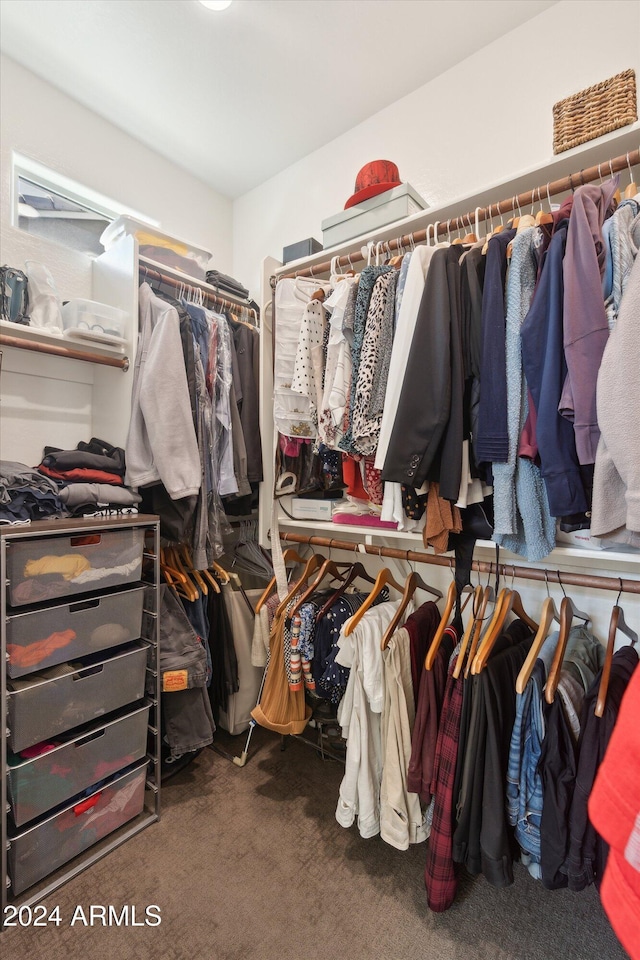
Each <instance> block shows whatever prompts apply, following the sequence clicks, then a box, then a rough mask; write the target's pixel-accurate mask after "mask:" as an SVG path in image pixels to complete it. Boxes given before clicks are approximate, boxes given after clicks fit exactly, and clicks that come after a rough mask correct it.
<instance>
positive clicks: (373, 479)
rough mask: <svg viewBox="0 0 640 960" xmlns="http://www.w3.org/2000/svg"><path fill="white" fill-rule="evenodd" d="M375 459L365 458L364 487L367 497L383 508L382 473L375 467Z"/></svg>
mask: <svg viewBox="0 0 640 960" xmlns="http://www.w3.org/2000/svg"><path fill="white" fill-rule="evenodd" d="M374 461H375V457H373V456H372V457H365V458H364V487H365V490H366V491H367V497H368V499H369V500H370V501H371V503H375V504H376V506H378V507H381V506H382V501H383V499H384V485H383V483H382V471H381V470H377V469H376V468H375V467H374V465H373V464H374Z"/></svg>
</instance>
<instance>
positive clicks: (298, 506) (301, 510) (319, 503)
mask: <svg viewBox="0 0 640 960" xmlns="http://www.w3.org/2000/svg"><path fill="white" fill-rule="evenodd" d="M291 515H292V516H293V517H295V519H296V520H326V521H328V522H329V523H331V517H332V515H333V501H332V500H314V499H308V500H307V499H306V498H305V497H292V498H291Z"/></svg>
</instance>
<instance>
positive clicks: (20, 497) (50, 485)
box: [0, 460, 69, 523]
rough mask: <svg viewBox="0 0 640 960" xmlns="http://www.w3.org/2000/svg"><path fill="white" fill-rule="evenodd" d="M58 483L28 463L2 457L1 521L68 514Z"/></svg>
mask: <svg viewBox="0 0 640 960" xmlns="http://www.w3.org/2000/svg"><path fill="white" fill-rule="evenodd" d="M68 515H69V511H68V509H67V508H66V506H65V504H64V502H63V501H62V499H61V497H60V491H59V489H58V485H57V484H56V483H55V481H54V480H52V479H50V478H49V477H46V476H43V475H42V474H41V473H40V472H39V471H38V470H34V469H33V468H32V467H29V466H27V464H26V463H15V462H13V461H10V460H0V523H28V522H29V521H30V520H46V519H47V517H66V516H68Z"/></svg>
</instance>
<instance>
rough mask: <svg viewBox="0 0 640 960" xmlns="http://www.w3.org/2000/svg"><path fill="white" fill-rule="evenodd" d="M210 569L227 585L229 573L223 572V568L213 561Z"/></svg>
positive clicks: (229, 578)
mask: <svg viewBox="0 0 640 960" xmlns="http://www.w3.org/2000/svg"><path fill="white" fill-rule="evenodd" d="M211 569H212V570H215V572H216V573H217V575H218V577H219V578H220V580H222V582H223V583H229V581H230V580H231V577H230V576H229V571H228V570H225V568H224V567H221V566H220V564H219V563H217V562H216V561H215V560H212V561H211Z"/></svg>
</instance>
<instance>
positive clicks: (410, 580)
mask: <svg viewBox="0 0 640 960" xmlns="http://www.w3.org/2000/svg"><path fill="white" fill-rule="evenodd" d="M416 590H424V591H425V592H426V593H430V594H431V595H432V596H434V597H436V598H437V599H438V600H440V599H441V598H442V593H441V592H440V590H436V589H435V587H430V586H429V584H428V583H425V582H424V580H423V579H422V577H421V576H420V574H419V573H416V571H415V570H413V571H412V572H411V573H410V574H409V576H408V577H407V579H406V580H405V582H404V590H403V591H402V600H401V601H400V606H399V607H398V609H397V610H396V612H395V613H394V615H393V619H392V621H391V623H390V624H389V626H388V627H387V629H386V631H385V633H384V636H383V637H382V641H381V644H380V648H381V649H382V650H385V649H386V647H387V645H388V643H389V640H391V637H392V636H393V634H394V633H395V632H396V628H397V627H398V625H399V623H400V621H401V620H402V616H403V614H404V612H405V610H406V609H407V607H408V606H409V603H410V601H411V600H412V598H413V595H414V593H415V592H416Z"/></svg>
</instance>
